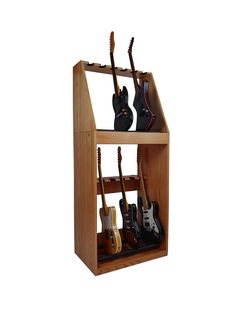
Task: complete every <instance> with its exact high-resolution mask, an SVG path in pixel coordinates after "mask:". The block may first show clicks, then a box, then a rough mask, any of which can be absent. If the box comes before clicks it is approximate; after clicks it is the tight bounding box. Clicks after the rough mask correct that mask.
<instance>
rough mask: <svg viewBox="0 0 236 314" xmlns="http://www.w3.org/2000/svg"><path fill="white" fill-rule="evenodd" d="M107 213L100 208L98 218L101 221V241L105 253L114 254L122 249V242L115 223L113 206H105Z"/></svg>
mask: <svg viewBox="0 0 236 314" xmlns="http://www.w3.org/2000/svg"><path fill="white" fill-rule="evenodd" d="M107 209H108V215H106V214H105V211H104V208H103V207H102V208H100V211H99V213H100V218H101V221H102V242H103V246H104V250H105V253H106V254H116V253H119V252H120V251H121V249H122V242H121V237H120V233H119V230H118V228H117V225H116V209H115V207H114V206H111V207H107Z"/></svg>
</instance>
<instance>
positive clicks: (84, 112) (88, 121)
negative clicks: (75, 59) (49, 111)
mask: <svg viewBox="0 0 236 314" xmlns="http://www.w3.org/2000/svg"><path fill="white" fill-rule="evenodd" d="M73 116H74V132H80V131H83V132H84V131H86V132H89V131H95V130H96V125H95V120H94V116H93V109H92V104H91V99H90V95H89V89H88V83H87V79H86V75H85V71H84V64H83V62H79V63H77V64H76V65H75V66H74V68H73Z"/></svg>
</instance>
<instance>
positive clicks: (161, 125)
mask: <svg viewBox="0 0 236 314" xmlns="http://www.w3.org/2000/svg"><path fill="white" fill-rule="evenodd" d="M149 97H150V101H151V104H152V106H153V108H154V110H155V111H156V113H157V119H156V121H155V122H154V124H153V126H152V131H155V130H157V131H160V130H161V131H162V132H167V133H168V132H169V130H168V126H167V123H166V119H165V116H164V112H163V110H162V106H161V101H160V98H159V95H158V92H157V88H156V84H155V81H154V78H153V75H152V74H150V76H149Z"/></svg>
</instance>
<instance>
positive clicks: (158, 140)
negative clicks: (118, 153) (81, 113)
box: [96, 131, 169, 144]
mask: <svg viewBox="0 0 236 314" xmlns="http://www.w3.org/2000/svg"><path fill="white" fill-rule="evenodd" d="M96 141H97V144H168V143H169V133H157V132H115V131H96Z"/></svg>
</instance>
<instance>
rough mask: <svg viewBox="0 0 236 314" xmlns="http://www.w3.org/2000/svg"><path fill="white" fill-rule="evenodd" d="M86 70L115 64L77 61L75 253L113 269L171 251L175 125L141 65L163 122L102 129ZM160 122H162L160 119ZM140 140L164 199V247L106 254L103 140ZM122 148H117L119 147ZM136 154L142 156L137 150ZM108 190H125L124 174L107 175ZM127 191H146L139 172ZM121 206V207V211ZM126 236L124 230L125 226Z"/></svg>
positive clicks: (155, 194)
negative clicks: (100, 165) (142, 128)
mask: <svg viewBox="0 0 236 314" xmlns="http://www.w3.org/2000/svg"><path fill="white" fill-rule="evenodd" d="M86 71H93V72H98V73H102V74H109V75H111V74H112V71H111V68H110V66H102V65H100V64H98V63H92V64H91V63H88V62H86V61H80V62H79V63H77V64H76V65H75V66H74V67H73V122H74V125H73V131H74V239H75V253H76V254H77V255H78V256H79V258H80V259H81V260H82V261H83V262H84V263H85V265H86V266H87V267H88V268H89V269H90V270H91V271H92V272H93V274H94V275H100V274H103V273H106V272H109V271H113V270H117V269H120V268H123V267H127V266H130V265H134V264H137V263H141V262H145V261H148V260H151V259H154V258H159V257H162V256H165V255H167V254H168V216H169V129H168V126H167V123H166V120H165V117H164V113H163V110H162V106H161V102H160V99H159V96H158V93H157V89H156V85H155V81H154V78H153V75H152V73H150V72H142V71H137V77H138V79H139V80H144V79H145V80H148V82H149V99H150V101H151V103H152V105H153V108H154V111H155V112H156V113H157V116H158V117H159V119H156V121H157V120H158V121H159V122H157V124H156V125H155V123H154V125H153V126H152V131H151V132H132V131H129V132H117V131H112V130H97V128H96V122H95V117H94V112H93V107H92V103H91V99H90V95H89V88H88V83H87V78H86ZM117 75H121V76H125V77H127V78H132V72H131V70H130V69H122V68H119V67H118V68H117ZM158 123H159V124H158ZM99 144H137V145H138V146H141V150H140V151H141V155H142V171H143V175H144V179H145V186H146V192H147V195H148V198H149V199H150V200H153V201H156V202H157V203H158V204H159V208H160V210H159V217H160V220H161V223H162V226H163V229H164V240H163V242H162V244H161V247H152V246H150V247H148V246H145V245H144V247H143V248H142V247H140V248H139V250H137V249H136V250H134V249H133V250H132V249H131V250H130V249H128V248H127V247H126V245H125V244H124V247H123V251H122V252H121V254H119V255H117V256H114V259H113V258H112V259H110V258H105V259H101V254H103V253H102V251H101V245H100V240H99V233H98V232H97V211H98V208H97V206H98V204H97V195H98V194H99V193H100V186H99V183H98V179H97V145H99ZM114 153H116V152H114ZM134 158H135V160H136V156H134ZM104 185H105V191H106V193H114V192H120V182H119V179H118V177H107V178H104ZM125 186H126V190H127V191H131V190H137V194H138V196H141V197H142V196H143V195H142V191H141V189H140V180H139V176H138V173H137V175H136V174H135V175H132V176H125ZM118 210H119V209H118V208H117V212H118ZM121 236H122V231H121ZM123 241H124V239H123Z"/></svg>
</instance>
